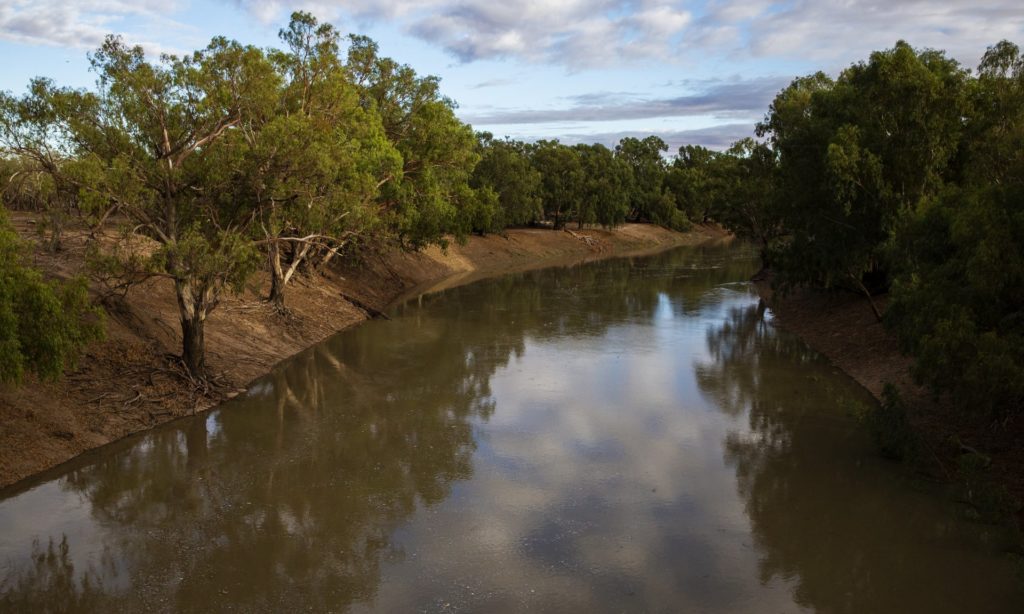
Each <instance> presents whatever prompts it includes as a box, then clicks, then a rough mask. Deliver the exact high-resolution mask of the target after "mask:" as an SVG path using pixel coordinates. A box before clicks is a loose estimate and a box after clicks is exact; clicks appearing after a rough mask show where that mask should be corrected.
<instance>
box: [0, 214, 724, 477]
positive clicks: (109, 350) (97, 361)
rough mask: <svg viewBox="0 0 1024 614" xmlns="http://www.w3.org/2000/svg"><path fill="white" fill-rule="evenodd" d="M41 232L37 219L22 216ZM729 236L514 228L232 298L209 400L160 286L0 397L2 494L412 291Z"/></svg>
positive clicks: (215, 335) (27, 226)
mask: <svg viewBox="0 0 1024 614" xmlns="http://www.w3.org/2000/svg"><path fill="white" fill-rule="evenodd" d="M12 221H13V223H14V224H15V227H16V228H17V229H18V231H19V232H20V233H21V234H22V235H23V236H25V237H26V238H34V236H35V230H34V229H35V223H36V222H35V220H34V217H33V216H31V215H26V214H18V213H15V214H13V215H12ZM725 235H726V233H724V232H723V231H721V230H720V229H718V228H715V227H700V226H698V227H695V228H694V230H692V231H691V232H687V233H677V232H673V231H669V230H666V229H664V228H660V227H657V226H650V225H646V224H627V225H625V226H622V227H620V228H617V229H615V230H612V231H608V230H600V229H585V230H582V231H576V230H573V231H572V232H558V231H553V230H546V229H516V230H510V231H508V233H507V234H506V235H505V236H499V235H490V236H487V237H471V238H470V239H469V241H468V242H467V243H466V244H465V245H461V246H460V245H452V246H451V247H450V248H449V249H448V250H447V251H446V252H445V251H442V250H440V249H438V248H436V247H431V248H429V249H426V250H424V251H422V252H417V253H406V252H400V251H392V252H388V253H385V254H380V255H377V256H371V257H368V258H367V259H365V260H364V261H363V262H361V263H348V264H343V265H341V266H339V267H338V268H336V269H334V270H331V271H329V272H328V273H327V274H326V275H325V277H324V278H322V279H317V280H306V279H302V278H299V279H297V280H296V281H295V282H293V284H292V285H290V286H289V288H288V289H287V295H286V306H287V308H288V310H289V314H288V315H287V316H282V315H279V314H278V313H276V312H275V311H274V310H273V309H272V308H271V307H270V306H269V305H268V304H266V303H265V302H264V301H262V300H261V296H264V295H265V294H266V292H267V288H268V287H269V279H268V277H267V276H266V275H261V276H259V277H258V278H256V279H255V280H254V282H253V283H252V284H251V287H249V288H248V289H246V290H245V291H244V292H243V293H241V294H240V295H236V296H227V297H225V299H224V300H223V302H222V303H221V305H220V306H219V307H218V308H217V310H216V311H215V312H214V313H213V314H212V315H211V317H210V319H209V320H208V322H207V330H206V339H207V348H208V349H207V351H208V356H207V361H208V365H209V367H210V370H211V372H212V373H213V374H214V378H213V379H214V381H215V382H216V386H215V388H214V389H212V390H210V391H207V392H205V393H200V392H199V391H197V390H195V389H194V388H193V387H192V386H190V385H188V384H186V382H185V381H184V379H183V378H182V376H181V373H180V372H179V370H178V369H177V368H176V367H175V361H174V359H173V356H174V355H175V354H177V353H178V352H180V337H179V335H180V332H179V326H178V321H177V318H178V315H177V309H176V306H175V301H174V295H173V288H172V286H171V284H170V282H169V281H167V280H165V279H152V280H149V281H146V282H144V283H143V284H140V285H139V286H137V287H134V288H132V289H131V290H130V291H129V293H128V294H127V295H126V296H125V298H124V299H123V300H117V301H113V302H109V301H108V303H109V305H108V307H107V312H108V313H107V327H106V328H107V332H106V339H105V340H104V341H102V342H97V343H94V344H92V345H90V346H89V347H88V348H87V350H86V352H85V355H84V356H83V357H82V359H81V360H80V362H79V365H78V368H76V369H74V370H72V371H69V372H67V373H65V375H64V377H63V378H62V379H61V380H59V381H57V382H41V381H39V380H37V379H35V378H32V377H29V378H26V381H25V382H24V383H23V384H22V385H21V386H20V387H17V388H13V387H8V388H4V389H0V487H3V486H7V485H10V484H13V483H15V482H17V481H19V480H21V479H23V478H25V477H28V476H30V475H32V474H35V473H38V472H40V471H43V470H45V469H47V468H50V467H53V466H55V465H58V464H60V463H62V462H64V461H67V460H69V459H71V458H73V457H75V456H77V455H79V454H81V453H82V452H85V451H87V450H90V449H93V448H96V447H99V446H102V445H104V444H107V443H110V442H112V441H115V440H117V439H120V438H122V437H125V436H127V435H130V434H132V433H136V432H139V431H142V430H145V429H149V428H152V427H154V426H157V425H159V424H162V423H164V422H168V421H170V420H174V419H176V418H179V417H182V416H185V415H189V414H192V413H196V412H201V411H204V410H207V409H210V408H212V407H215V406H216V405H218V404H219V403H221V402H223V401H224V400H226V399H228V398H231V397H232V396H234V395H236V394H238V393H239V392H241V391H243V390H244V389H245V387H246V386H247V385H248V384H249V383H250V382H252V381H253V380H254V379H256V378H258V377H260V376H262V375H264V374H265V373H267V372H268V371H270V369H272V368H273V366H274V365H275V364H277V363H278V362H280V361H282V360H284V359H286V358H288V357H290V356H292V355H294V354H296V353H298V352H300V351H301V350H303V349H305V348H307V347H309V346H311V345H314V344H316V343H318V342H320V341H322V340H324V339H325V338H327V337H329V336H330V335H332V334H334V333H336V332H337V331H339V330H342V329H345V328H347V327H350V326H353V325H355V324H358V323H359V322H362V321H364V320H366V319H367V318H369V317H370V315H369V313H368V311H376V310H383V309H384V308H386V306H387V305H389V304H390V303H392V302H393V301H395V300H397V299H400V298H401V297H403V296H407V295H409V294H410V293H414V292H420V291H424V290H435V289H440V288H443V287H447V286H452V285H456V284H458V283H468V282H470V281H473V280H475V279H478V278H481V277H486V276H493V275H501V274H505V273H510V272H515V271H523V270H528V269H532V268H541V267H547V266H557V265H560V264H570V263H574V262H580V261H585V260H592V259H598V258H608V257H615V256H624V255H630V254H634V253H643V252H650V251H656V250H662V249H668V248H670V247H674V246H679V245H694V244H698V243H702V242H705V241H708V240H712V239H715V238H721V237H723V236H725ZM84 254H85V243H84V239H83V238H82V237H79V236H76V235H75V234H74V233H69V236H68V238H67V240H66V241H65V249H64V250H63V251H62V252H59V253H57V254H50V253H47V252H43V251H39V252H37V253H36V255H35V260H36V264H37V266H40V267H41V268H42V269H43V270H44V271H46V272H47V273H48V274H50V275H54V276H60V277H66V276H70V275H74V274H76V273H78V272H80V271H81V270H82V265H83V262H84Z"/></svg>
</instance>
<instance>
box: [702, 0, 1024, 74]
mask: <svg viewBox="0 0 1024 614" xmlns="http://www.w3.org/2000/svg"><path fill="white" fill-rule="evenodd" d="M728 28H733V29H734V32H736V33H738V35H737V36H735V37H733V38H732V39H729V38H728V37H722V39H721V40H720V41H718V42H719V43H720V44H721V45H726V46H728V45H732V46H733V48H734V51H737V50H738V51H742V52H744V53H746V54H748V55H750V56H753V57H786V58H800V59H809V60H812V61H817V62H821V61H832V62H836V63H838V65H840V66H841V65H842V64H845V63H847V62H851V61H855V60H859V59H863V58H864V57H865V56H866V55H867V54H868V53H869V52H870V51H872V50H876V49H882V48H888V47H891V46H892V45H893V43H895V42H896V41H897V40H899V39H903V40H906V41H908V42H909V43H911V44H912V45H914V46H916V47H931V48H936V49H943V50H946V51H948V52H949V54H950V55H951V56H953V57H955V58H958V59H960V60H961V61H962V62H964V63H966V64H967V65H968V66H973V65H974V64H975V63H976V61H977V59H978V58H979V57H980V56H981V54H982V53H984V51H985V48H986V47H987V46H988V45H991V44H993V43H995V42H997V41H999V40H1000V39H1003V38H1009V39H1020V38H1021V36H1022V35H1024V11H1021V9H1020V3H1019V1H1015V0H990V1H988V2H985V3H983V4H980V3H978V2H976V1H975V0H947V1H946V2H933V1H931V0H897V1H895V2H894V1H892V0H856V1H853V2H850V1H843V0H827V1H822V0H795V1H792V2H785V3H780V2H774V3H773V2H764V1H756V0H725V1H722V2H717V3H714V4H713V5H712V10H711V11H709V12H708V13H707V14H706V15H705V16H704V17H703V18H702V19H701V20H700V22H699V23H698V24H696V25H695V30H698V31H700V32H701V33H703V34H704V35H706V36H708V37H712V38H713V37H715V36H721V35H722V32H721V30H722V29H728ZM744 34H745V36H744Z"/></svg>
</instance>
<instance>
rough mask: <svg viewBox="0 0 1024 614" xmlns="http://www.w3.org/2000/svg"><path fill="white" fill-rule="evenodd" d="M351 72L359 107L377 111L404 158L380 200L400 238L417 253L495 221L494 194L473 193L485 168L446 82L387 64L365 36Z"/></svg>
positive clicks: (351, 59) (352, 45)
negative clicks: (489, 218)
mask: <svg viewBox="0 0 1024 614" xmlns="http://www.w3.org/2000/svg"><path fill="white" fill-rule="evenodd" d="M346 66H347V69H348V71H349V74H350V75H351V78H352V79H353V81H354V82H355V84H356V86H357V87H358V88H359V91H360V103H361V104H362V105H363V106H364V108H368V109H374V110H376V112H377V113H378V114H379V116H380V118H381V121H382V123H383V127H384V134H385V136H386V137H387V139H388V141H389V142H390V143H391V144H392V145H393V146H394V147H395V149H397V150H398V152H399V154H400V155H401V158H402V166H401V169H400V170H399V171H398V172H397V173H390V174H386V175H385V176H383V177H382V178H381V180H380V188H381V194H380V196H379V198H378V203H379V206H380V212H381V214H382V215H383V216H384V219H385V221H386V222H387V223H388V224H389V226H390V228H392V230H393V232H394V233H395V234H396V236H397V238H398V239H399V240H400V241H401V242H402V243H403V244H404V245H407V246H409V247H413V248H418V247H421V246H424V245H427V244H429V243H441V244H444V243H445V238H444V237H445V235H446V234H448V233H451V234H455V235H456V236H457V237H462V236H465V234H467V233H468V232H469V231H470V230H471V227H472V225H473V222H472V220H473V219H474V218H479V217H480V216H481V215H493V210H492V209H493V208H494V207H495V206H496V203H495V201H494V198H493V194H492V193H490V192H485V193H477V191H476V190H474V189H473V188H472V187H470V185H469V181H470V176H471V174H472V171H473V168H474V167H475V166H476V163H477V162H478V161H479V154H478V153H477V151H476V147H477V143H476V137H475V135H474V134H473V130H472V128H471V127H470V126H468V125H466V124H464V123H462V122H461V121H459V119H458V118H457V117H456V116H455V112H454V109H455V103H454V102H453V101H452V100H451V99H449V98H446V97H444V96H442V95H441V93H440V89H439V83H440V81H439V79H438V78H437V77H435V76H426V77H421V76H419V75H417V74H416V71H415V70H413V69H412V68H411V67H409V66H407V65H404V64H399V63H398V62H396V61H394V60H392V59H391V58H387V57H381V56H380V55H379V48H378V46H377V44H376V43H375V42H374V41H372V40H371V39H369V38H367V37H365V36H355V35H353V36H350V37H349V49H348V61H347V64H346ZM481 209H485V210H486V211H481Z"/></svg>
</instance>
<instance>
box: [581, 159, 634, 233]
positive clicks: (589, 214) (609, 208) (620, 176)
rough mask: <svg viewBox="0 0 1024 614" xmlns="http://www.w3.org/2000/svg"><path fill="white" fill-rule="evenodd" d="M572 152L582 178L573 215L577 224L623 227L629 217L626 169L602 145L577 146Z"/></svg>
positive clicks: (628, 172) (628, 177) (627, 175)
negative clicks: (575, 153)
mask: <svg viewBox="0 0 1024 614" xmlns="http://www.w3.org/2000/svg"><path fill="white" fill-rule="evenodd" d="M575 149H576V152H577V155H578V156H579V160H580V169H581V171H582V172H583V177H584V179H583V182H582V185H581V189H582V193H581V197H580V199H579V200H578V201H577V208H576V214H575V218H576V221H577V223H578V224H579V225H580V226H582V225H583V224H600V225H602V226H604V227H606V228H611V227H613V226H618V225H619V224H622V223H623V222H625V221H626V215H627V214H628V213H629V197H630V194H629V188H630V186H631V179H632V177H631V174H630V168H629V166H628V165H627V164H626V163H625V161H624V160H622V159H621V158H617V157H615V155H614V154H613V153H612V151H611V150H610V149H608V148H607V147H605V146H604V145H600V144H595V145H577V146H576V147H575Z"/></svg>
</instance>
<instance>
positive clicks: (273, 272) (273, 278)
mask: <svg viewBox="0 0 1024 614" xmlns="http://www.w3.org/2000/svg"><path fill="white" fill-rule="evenodd" d="M269 252H270V296H269V297H268V298H267V300H269V301H270V304H272V305H273V306H274V309H276V310H277V311H279V312H284V286H285V283H286V282H285V278H284V269H283V267H282V266H281V248H280V247H279V245H278V244H277V242H276V241H274V242H272V243H271V244H270V250H269Z"/></svg>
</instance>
